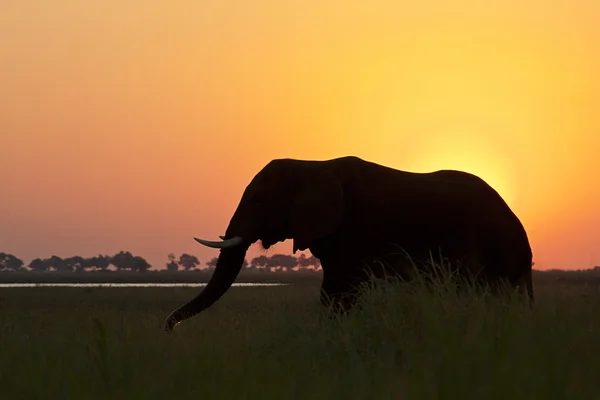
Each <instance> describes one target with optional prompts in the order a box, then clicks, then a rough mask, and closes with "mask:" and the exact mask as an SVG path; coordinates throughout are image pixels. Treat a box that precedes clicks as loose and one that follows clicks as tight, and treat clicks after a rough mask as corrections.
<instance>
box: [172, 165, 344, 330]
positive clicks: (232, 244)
mask: <svg viewBox="0 0 600 400" xmlns="http://www.w3.org/2000/svg"><path fill="white" fill-rule="evenodd" d="M343 214H344V193H343V188H342V183H341V182H340V181H339V180H338V178H337V177H336V176H335V175H334V174H333V173H331V172H330V171H329V170H327V169H325V168H324V166H323V164H322V163H319V162H314V161H301V160H291V159H281V160H274V161H271V162H270V163H269V164H267V165H266V166H265V167H264V168H263V169H262V170H261V171H260V172H259V173H258V174H257V175H256V176H255V177H254V179H253V180H252V181H251V182H250V184H249V185H248V186H247V188H246V190H245V191H244V194H243V195H242V199H241V200H240V203H239V205H238V207H237V209H236V211H235V213H234V214H233V216H232V218H231V221H230V223H229V226H228V227H227V231H226V233H225V235H224V236H221V239H222V241H220V242H218V241H217V242H215V241H207V240H203V239H196V241H198V242H199V243H201V244H204V245H206V246H209V247H214V248H220V254H219V258H218V262H217V265H216V268H215V271H214V273H213V276H212V277H211V279H210V281H209V282H208V284H207V285H206V287H205V288H204V289H203V290H202V291H201V292H200V293H199V294H198V295H197V296H196V297H195V298H193V299H192V300H190V301H189V302H187V303H186V304H184V305H182V306H181V307H179V308H177V309H176V310H175V311H173V312H172V313H171V314H170V315H169V317H168V318H167V321H166V324H165V330H167V331H169V332H170V331H171V330H172V329H173V328H174V326H175V325H177V324H178V323H179V322H181V321H182V320H184V319H187V318H190V317H192V316H194V315H196V314H198V313H200V312H201V311H203V310H205V309H206V308H208V307H210V306H211V305H212V304H213V303H214V302H216V301H217V300H218V299H219V298H220V297H221V296H222V295H223V294H224V293H225V292H226V291H227V290H228V289H229V288H230V287H231V285H232V283H233V282H234V280H235V279H236V277H237V275H238V273H239V272H240V270H241V267H242V263H243V261H244V257H245V255H246V251H247V250H248V248H249V246H250V245H251V244H252V243H254V242H256V241H259V240H260V241H261V243H262V246H263V247H264V248H265V249H268V248H269V247H270V246H272V245H273V244H275V243H277V242H280V241H284V240H286V239H293V249H294V253H295V252H296V250H305V249H307V248H309V247H310V246H311V245H312V243H314V241H315V240H318V239H320V238H323V237H326V236H328V235H330V234H332V233H333V232H334V231H335V229H336V228H337V227H338V226H339V225H340V223H341V222H342V218H343Z"/></svg>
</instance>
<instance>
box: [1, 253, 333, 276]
mask: <svg viewBox="0 0 600 400" xmlns="http://www.w3.org/2000/svg"><path fill="white" fill-rule="evenodd" d="M167 258H168V263H167V264H166V265H167V270H168V271H171V272H175V271H192V270H198V269H199V268H197V267H199V266H200V265H201V263H200V260H198V258H197V257H196V256H193V255H190V254H187V253H183V254H181V255H180V256H179V258H177V257H176V256H175V254H173V253H171V254H169V255H168V257H167ZM217 260H218V258H217V257H215V258H213V259H211V260H210V261H208V262H206V264H205V268H204V269H209V270H212V269H214V268H215V267H216V265H217ZM111 266H113V267H114V269H116V270H117V271H137V272H144V271H147V270H149V269H151V268H152V266H151V265H150V264H149V263H148V262H147V261H146V260H145V259H144V258H143V257H140V256H134V255H133V254H131V253H130V252H128V251H120V252H119V253H117V254H115V255H113V256H107V255H97V256H93V257H87V258H86V257H81V256H73V257H68V258H61V257H58V256H54V255H53V256H52V257H49V258H43V259H42V258H36V259H34V260H32V261H31V262H30V263H29V265H27V267H25V263H24V262H23V261H22V260H21V259H19V258H17V257H15V256H14V255H12V254H8V253H0V271H36V272H46V271H59V272H85V271H106V270H109V267H111ZM242 268H246V269H248V270H254V271H265V272H274V271H298V270H318V269H320V268H321V264H320V263H319V259H317V258H315V257H314V256H310V257H306V255H304V254H301V255H300V256H299V257H295V256H291V255H287V254H273V255H272V256H270V257H268V256H265V255H261V256H258V257H255V258H253V259H252V260H251V261H250V262H248V261H247V260H244V263H243V265H242Z"/></svg>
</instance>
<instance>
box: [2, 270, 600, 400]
mask: <svg viewBox="0 0 600 400" xmlns="http://www.w3.org/2000/svg"><path fill="white" fill-rule="evenodd" d="M597 272H598V271H581V272H559V271H554V272H537V273H536V274H535V285H536V296H537V298H536V304H535V306H534V307H533V308H529V307H527V306H526V305H524V303H523V302H522V301H521V300H522V299H521V298H519V297H518V295H516V294H514V293H507V294H506V296H504V297H491V296H489V295H487V294H485V293H481V292H478V291H474V290H471V289H469V288H468V287H467V288H463V289H462V290H460V291H458V293H457V291H456V286H457V285H456V282H455V281H453V279H452V277H446V278H444V280H443V281H442V282H441V283H439V284H438V285H437V287H435V289H434V290H433V291H431V290H429V289H427V288H426V287H425V286H424V285H422V284H420V283H419V282H417V283H413V284H410V285H409V284H403V283H399V284H396V285H386V286H379V287H374V288H371V289H370V290H369V291H368V292H367V294H366V295H365V297H364V303H363V306H362V308H361V309H357V310H355V311H354V312H352V313H350V314H349V315H347V316H345V317H341V318H333V319H330V318H328V317H327V316H326V314H325V313H324V312H323V309H322V308H321V307H320V305H319V301H318V287H319V283H320V278H319V275H320V273H310V274H306V275H305V277H306V278H305V279H299V280H297V281H294V280H291V282H292V284H291V285H289V286H282V287H268V288H265V287H257V288H247V287H244V288H232V289H230V291H229V292H228V293H227V294H226V295H225V296H224V297H223V298H222V299H221V300H220V301H219V302H217V303H216V304H215V305H214V306H213V307H211V308H210V309H208V310H207V311H205V312H204V313H202V314H200V315H198V316H197V317H195V318H192V319H190V320H188V321H185V322H184V323H182V324H181V325H180V326H178V327H177V329H176V332H175V334H174V335H167V334H165V333H163V331H162V323H163V320H164V318H165V316H166V315H167V314H168V313H169V312H170V311H171V310H172V309H173V308H174V307H176V306H177V305H179V304H181V303H183V302H185V301H187V300H188V299H189V298H190V297H192V296H193V295H194V294H196V293H197V292H198V290H199V289H196V288H167V289H165V288H161V289H158V288H134V289H129V288H126V289H125V288H121V289H116V288H45V287H42V288H30V289H22V288H18V289H14V288H12V289H0V316H1V318H0V343H1V348H2V351H0V365H1V366H2V367H1V368H0V388H1V390H2V398H7V399H56V398H85V399H107V398H110V399H138V398H139V399H148V398H152V399H153V398H179V399H187V398H200V397H202V398H218V399H282V398H284V399H308V398H310V399H331V398H336V399H337V398H339V399H367V398H369V399H370V398H375V399H452V398H462V399H507V398H519V399H520V398H529V399H544V400H546V399H575V398H577V399H588V398H595V397H596V396H597V378H598V370H600V358H598V354H600V341H599V340H598V329H600V292H599V290H600V289H599V288H600V286H599V285H598V284H597V283H598V282H600V280H598V279H596V278H595V277H596V276H597V275H598V273H597ZM189 274H190V275H192V274H201V273H199V272H196V273H194V272H190V273H189ZM280 274H281V276H283V275H287V276H292V277H295V276H298V275H297V274H294V273H290V272H287V273H280ZM10 275H12V274H10ZM86 275H87V274H86ZM137 275H145V274H139V273H137ZM186 275H187V274H186ZM261 275H263V276H264V274H261ZM266 275H272V274H266Z"/></svg>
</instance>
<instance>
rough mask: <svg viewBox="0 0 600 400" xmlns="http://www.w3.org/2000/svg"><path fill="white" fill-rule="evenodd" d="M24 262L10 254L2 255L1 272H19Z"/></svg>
mask: <svg viewBox="0 0 600 400" xmlns="http://www.w3.org/2000/svg"><path fill="white" fill-rule="evenodd" d="M23 264H24V263H23V261H22V260H20V259H18V258H17V257H15V256H13V255H12V254H8V253H0V271H18V270H20V269H21V268H22V267H23Z"/></svg>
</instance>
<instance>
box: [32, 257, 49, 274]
mask: <svg viewBox="0 0 600 400" xmlns="http://www.w3.org/2000/svg"><path fill="white" fill-rule="evenodd" d="M29 268H30V269H31V270H32V271H36V272H43V271H48V268H50V267H49V266H48V264H46V263H45V262H44V261H43V260H42V259H41V258H35V259H33V260H31V262H30V263H29Z"/></svg>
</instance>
